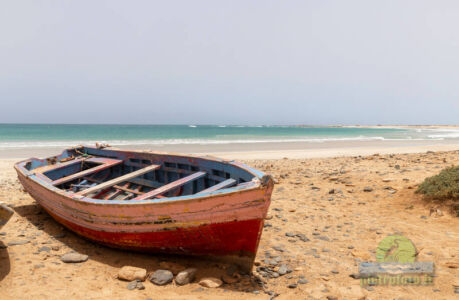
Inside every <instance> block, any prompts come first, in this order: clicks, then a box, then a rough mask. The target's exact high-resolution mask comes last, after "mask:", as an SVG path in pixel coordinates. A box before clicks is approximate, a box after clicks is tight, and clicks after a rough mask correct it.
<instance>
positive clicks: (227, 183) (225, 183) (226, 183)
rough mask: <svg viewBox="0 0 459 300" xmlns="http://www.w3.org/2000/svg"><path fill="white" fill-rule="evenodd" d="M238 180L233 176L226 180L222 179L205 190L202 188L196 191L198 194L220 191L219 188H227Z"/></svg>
mask: <svg viewBox="0 0 459 300" xmlns="http://www.w3.org/2000/svg"><path fill="white" fill-rule="evenodd" d="M236 182H237V181H236V180H234V179H233V178H230V179H226V180H225V181H222V182H220V183H218V184H216V185H213V186H211V187H209V188H207V189H205V190H202V191H200V192H199V193H196V194H203V193H210V192H214V191H218V190H219V189H223V188H226V187H230V186H232V185H234V184H235V183H236Z"/></svg>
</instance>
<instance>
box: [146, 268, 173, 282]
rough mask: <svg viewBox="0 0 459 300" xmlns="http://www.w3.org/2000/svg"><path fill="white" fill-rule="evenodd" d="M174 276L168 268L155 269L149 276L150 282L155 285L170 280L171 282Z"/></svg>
mask: <svg viewBox="0 0 459 300" xmlns="http://www.w3.org/2000/svg"><path fill="white" fill-rule="evenodd" d="M173 278H174V274H172V272H171V271H169V270H161V269H160V270H156V271H155V272H154V273H153V274H152V275H151V278H150V281H151V283H154V284H156V285H166V284H168V283H170V282H172V279H173Z"/></svg>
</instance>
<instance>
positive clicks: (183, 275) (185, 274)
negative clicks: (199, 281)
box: [175, 268, 198, 285]
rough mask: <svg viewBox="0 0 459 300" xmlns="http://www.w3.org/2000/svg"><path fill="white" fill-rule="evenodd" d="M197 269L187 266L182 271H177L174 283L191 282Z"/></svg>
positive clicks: (183, 283)
mask: <svg viewBox="0 0 459 300" xmlns="http://www.w3.org/2000/svg"><path fill="white" fill-rule="evenodd" d="M197 271H198V270H197V269H195V268H188V269H186V270H184V271H181V272H179V273H178V274H177V276H176V277H175V283H176V284H178V285H185V284H188V283H191V282H193V280H194V278H195V276H196V272H197Z"/></svg>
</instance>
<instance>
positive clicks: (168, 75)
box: [0, 0, 459, 124]
mask: <svg viewBox="0 0 459 300" xmlns="http://www.w3.org/2000/svg"><path fill="white" fill-rule="evenodd" d="M7 122H15V123H25V122H27V123H34V122H37V123H134V124H137V123H149V124H163V123H167V124H171V123H172V124H448V123H449V124H458V123H459V1H441V0H435V1H433V0H432V1H421V0H415V1H403V0H396V1H388V0H384V1H383V0H381V1H369V0H362V1H342V0H338V1H304V0H303V1H266V0H263V1H248V0H244V1H235V0H232V1H189V0H186V1H113V0H110V1H81V0H78V1H76V0H75V1H38V0H34V1H17V0H10V1H7V0H4V1H1V2H0V123H7Z"/></svg>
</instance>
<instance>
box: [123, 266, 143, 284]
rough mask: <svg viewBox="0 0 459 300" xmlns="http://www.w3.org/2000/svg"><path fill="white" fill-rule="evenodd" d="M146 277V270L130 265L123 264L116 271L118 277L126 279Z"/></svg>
mask: <svg viewBox="0 0 459 300" xmlns="http://www.w3.org/2000/svg"><path fill="white" fill-rule="evenodd" d="M146 278H147V270H146V269H142V268H137V267H132V266H124V267H122V268H121V269H120V270H119V272H118V279H121V280H126V281H135V280H140V281H145V279H146Z"/></svg>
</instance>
